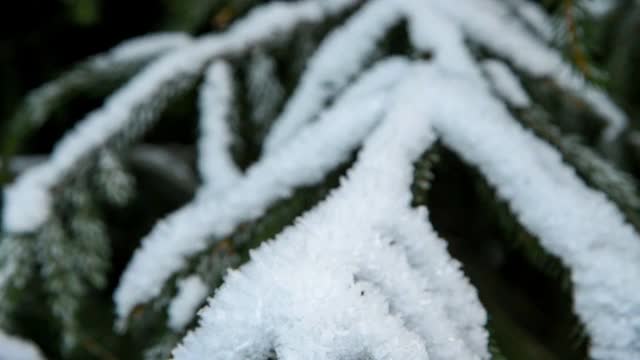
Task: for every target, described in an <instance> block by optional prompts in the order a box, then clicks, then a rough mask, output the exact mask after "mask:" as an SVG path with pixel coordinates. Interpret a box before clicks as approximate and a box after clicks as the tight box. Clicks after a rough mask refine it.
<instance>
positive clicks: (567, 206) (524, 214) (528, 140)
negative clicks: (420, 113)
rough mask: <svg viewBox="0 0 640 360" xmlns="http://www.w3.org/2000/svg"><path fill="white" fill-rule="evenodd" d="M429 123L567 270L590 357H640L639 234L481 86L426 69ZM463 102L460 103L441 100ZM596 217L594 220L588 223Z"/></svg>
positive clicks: (602, 195) (425, 88) (425, 79)
mask: <svg viewBox="0 0 640 360" xmlns="http://www.w3.org/2000/svg"><path fill="white" fill-rule="evenodd" d="M423 83H424V84H429V86H425V87H424V90H423V95H424V98H425V99H427V100H426V101H428V103H429V106H430V107H431V108H432V109H433V110H432V114H431V118H432V119H433V123H434V126H435V128H436V130H437V132H438V133H439V134H441V136H442V139H443V141H444V142H445V144H446V145H447V146H449V147H450V148H452V149H453V150H454V151H455V152H457V153H458V154H460V155H461V156H462V157H463V158H464V159H465V161H467V162H469V163H470V164H473V165H476V166H477V167H478V169H479V170H480V172H481V173H482V174H483V175H484V176H485V177H486V178H487V180H488V181H489V182H490V183H491V184H492V185H493V186H494V187H495V188H496V189H497V192H498V194H499V196H500V197H502V198H503V199H505V200H506V201H507V202H508V203H509V204H510V207H511V209H512V210H513V212H514V213H515V214H516V216H517V217H518V219H519V220H520V222H521V223H522V225H523V226H525V228H526V229H527V230H528V231H530V232H531V233H532V234H534V235H536V236H537V237H538V238H539V240H540V244H541V245H542V246H543V247H544V248H545V249H547V250H548V251H549V252H550V253H552V254H554V255H555V256H557V257H558V258H560V259H561V261H562V262H563V264H564V265H565V266H567V267H568V268H569V269H570V270H571V279H572V282H573V285H574V299H575V311H576V313H577V314H578V316H579V318H580V319H581V321H582V322H583V323H584V324H585V326H586V329H587V331H588V332H589V334H590V335H591V338H590V339H591V348H590V355H591V356H592V357H593V358H594V359H613V360H616V359H620V360H621V359H633V358H638V356H640V348H639V347H638V344H640V332H638V331H637V329H639V328H640V317H638V316H635V315H634V314H638V311H639V310H640V293H638V292H637V291H635V290H634V289H633V286H631V287H630V286H629V284H634V283H637V282H638V280H639V279H640V266H639V265H638V264H640V237H639V236H638V234H636V233H635V232H634V230H633V229H632V227H631V226H630V225H629V224H627V223H626V222H625V219H624V216H623V215H622V214H621V213H620V211H619V209H618V208H616V207H615V206H614V205H613V204H612V203H611V202H610V201H609V200H608V199H607V198H606V196H605V195H604V194H602V193H600V192H597V191H595V190H592V189H590V188H589V187H588V186H587V185H585V184H584V182H583V181H582V180H581V179H580V178H578V176H577V175H576V173H575V171H574V170H573V169H571V168H570V167H568V166H567V165H565V164H564V163H563V162H562V158H561V155H560V154H559V153H558V152H557V151H556V150H555V149H553V148H552V147H551V146H550V145H548V144H547V143H545V142H544V141H542V140H541V139H538V138H536V137H535V136H534V135H532V134H531V133H530V132H529V131H527V130H525V129H523V128H522V127H521V126H520V125H519V124H518V123H517V122H516V121H515V120H514V119H513V118H512V117H511V116H510V115H509V113H508V111H507V110H506V109H505V107H504V105H503V104H501V103H500V102H498V101H497V100H495V99H493V98H492V97H490V96H487V94H486V91H485V89H484V87H481V86H477V85H474V83H473V82H469V81H465V80H464V79H459V78H452V77H450V76H449V75H448V74H447V73H444V72H442V71H437V70H436V68H435V67H434V68H433V69H431V70H429V71H427V72H426V75H425V76H424V79H423ZM456 98H463V99H465V106H458V105H457V102H456V101H451V100H449V101H446V100H445V99H456ZM593 219H598V221H593Z"/></svg>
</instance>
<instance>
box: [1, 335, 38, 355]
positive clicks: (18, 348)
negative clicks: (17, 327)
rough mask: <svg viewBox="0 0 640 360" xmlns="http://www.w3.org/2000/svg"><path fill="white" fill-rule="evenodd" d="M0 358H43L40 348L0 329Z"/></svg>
mask: <svg viewBox="0 0 640 360" xmlns="http://www.w3.org/2000/svg"><path fill="white" fill-rule="evenodd" d="M0 359H1V360H44V359H45V358H44V356H42V353H40V350H39V349H38V348H37V347H36V346H35V345H34V344H32V343H31V342H28V341H25V340H22V339H19V338H17V337H15V336H11V335H8V334H5V333H3V332H2V331H1V330H0Z"/></svg>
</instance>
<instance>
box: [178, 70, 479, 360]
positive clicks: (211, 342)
mask: <svg viewBox="0 0 640 360" xmlns="http://www.w3.org/2000/svg"><path fill="white" fill-rule="evenodd" d="M411 75H412V76H411V78H414V75H415V73H413V72H412V73H411ZM422 86H423V83H421V82H419V81H412V80H409V81H407V82H406V83H405V84H403V86H402V88H401V89H399V91H398V93H396V94H395V99H396V100H397V101H395V102H394V104H393V106H392V109H391V111H390V113H389V114H388V115H387V116H386V119H385V123H384V124H383V125H381V126H380V128H379V129H378V130H376V131H375V133H374V134H373V135H372V136H371V138H370V139H368V140H367V141H366V143H365V146H364V149H363V150H362V151H361V153H360V155H359V159H358V162H357V164H356V165H355V167H354V168H353V169H352V170H351V171H350V172H349V175H348V178H347V179H346V180H345V181H343V183H342V185H341V187H340V188H339V189H338V190H336V191H334V192H333V193H332V194H331V195H330V197H329V199H328V200H326V201H324V202H323V203H321V204H320V205H318V206H317V207H316V208H315V209H314V210H312V211H310V212H309V213H307V214H306V215H305V216H304V217H302V218H301V219H300V220H299V221H297V223H296V225H295V226H293V227H291V228H289V229H287V230H286V231H284V232H283V233H281V234H280V235H278V236H277V237H276V239H275V240H274V241H272V242H268V243H265V244H264V245H262V246H261V247H260V248H259V249H257V250H255V251H253V252H252V253H251V258H252V260H251V262H250V263H248V264H247V265H246V266H243V267H242V268H241V269H240V270H238V271H233V272H231V273H230V274H229V275H228V277H227V279H226V282H225V284H224V285H223V286H222V287H221V289H220V290H219V291H218V293H217V294H216V296H215V297H214V298H213V299H212V300H211V301H210V302H209V306H208V308H207V309H205V310H203V311H202V312H201V321H200V327H199V328H198V329H197V330H196V331H195V332H193V333H191V334H190V335H188V336H187V337H186V339H185V340H184V343H183V344H182V345H181V346H179V347H178V348H177V349H176V350H175V351H174V353H173V356H174V358H175V359H176V360H189V359H194V360H195V359H202V358H214V359H228V360H230V359H259V358H262V357H261V356H264V355H266V354H268V353H269V352H270V351H272V350H273V351H275V352H276V354H277V356H278V358H279V359H285V360H286V359H310V360H315V359H342V358H344V359H351V358H358V357H367V356H369V357H370V358H372V359H487V358H488V356H489V355H488V352H487V334H486V332H485V330H484V323H485V321H486V315H485V313H484V310H483V309H482V306H481V305H480V303H479V301H478V299H477V296H476V293H475V290H474V289H473V288H472V287H471V286H470V284H469V283H468V282H467V281H466V279H465V278H464V276H463V275H462V273H461V271H460V269H459V264H458V263H457V262H456V261H455V260H453V259H451V257H450V256H449V255H448V253H447V252H446V245H445V243H444V242H443V241H442V240H441V239H439V238H438V237H437V236H436V234H435V233H434V231H433V229H432V228H431V227H430V226H429V224H428V222H427V219H426V215H427V213H426V209H424V208H418V209H412V208H410V206H409V204H410V202H411V192H410V190H409V187H410V184H411V181H412V178H413V167H412V163H413V161H415V160H416V159H417V158H418V156H419V155H420V154H421V153H422V152H423V151H424V150H425V148H428V147H429V146H430V144H431V143H432V142H433V140H434V134H433V133H432V131H431V126H430V124H429V122H428V121H427V118H426V117H425V112H424V110H425V109H424V107H423V106H422V104H423V102H422V96H421V95H420V93H421V89H422ZM424 254H428V256H424ZM454 299H455V300H454Z"/></svg>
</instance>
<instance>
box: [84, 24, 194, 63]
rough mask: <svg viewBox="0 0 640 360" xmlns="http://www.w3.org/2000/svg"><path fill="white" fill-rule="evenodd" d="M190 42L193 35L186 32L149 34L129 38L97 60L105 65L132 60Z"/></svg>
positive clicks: (147, 56) (148, 56)
mask: <svg viewBox="0 0 640 360" xmlns="http://www.w3.org/2000/svg"><path fill="white" fill-rule="evenodd" d="M190 42H191V37H190V36H189V35H187V34H184V33H172V32H166V33H156V34H149V35H144V36H140V37H137V38H133V39H131V40H127V41H125V42H123V43H122V44H120V45H118V46H116V47H114V48H113V49H111V51H109V52H108V53H107V55H106V56H105V57H98V58H96V59H95V60H96V61H101V62H104V63H105V65H107V64H109V65H113V64H114V63H121V62H122V63H124V62H132V61H135V60H139V59H146V58H150V57H153V56H156V55H159V54H162V53H165V52H167V51H170V50H173V49H176V48H178V47H181V46H184V45H187V44H189V43H190Z"/></svg>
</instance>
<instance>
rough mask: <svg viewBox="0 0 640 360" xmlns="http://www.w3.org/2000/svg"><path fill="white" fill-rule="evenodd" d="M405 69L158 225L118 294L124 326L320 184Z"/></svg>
mask: <svg viewBox="0 0 640 360" xmlns="http://www.w3.org/2000/svg"><path fill="white" fill-rule="evenodd" d="M406 68H407V63H406V61H404V60H402V59H390V60H387V61H384V62H382V63H380V64H379V65H378V66H375V67H374V68H373V69H372V70H370V71H369V72H368V73H366V74H365V75H362V77H361V79H360V80H358V81H356V83H355V84H354V85H352V86H351V88H350V89H348V90H347V91H346V92H345V94H344V95H343V96H342V97H341V98H340V99H338V101H337V102H336V103H335V104H334V106H333V107H332V108H330V109H329V110H327V111H326V112H325V113H323V114H322V115H321V116H320V118H319V119H318V121H317V122H314V123H312V124H309V125H307V126H306V127H305V128H304V129H302V130H301V131H300V132H299V135H298V136H297V137H295V138H294V139H293V140H292V141H291V142H289V143H287V144H286V146H284V147H282V148H280V149H279V150H277V151H274V152H273V153H272V154H271V155H269V156H267V157H265V158H264V159H262V160H261V161H259V162H258V163H257V164H255V165H254V166H252V167H251V168H250V169H249V170H248V171H247V172H246V176H245V177H244V178H242V179H241V180H240V181H239V182H238V184H237V185H235V186H234V187H233V188H232V189H231V191H228V192H225V194H223V195H222V196H220V197H214V198H209V197H204V198H203V199H202V200H201V201H196V202H193V203H191V204H190V205H188V206H186V207H183V208H182V209H180V210H179V211H177V212H175V213H174V214H172V215H171V216H170V217H169V218H167V219H165V220H164V221H162V222H160V223H159V224H158V225H157V226H156V227H155V228H154V229H153V231H152V232H151V233H150V234H149V235H148V236H147V237H146V238H145V239H144V240H143V243H142V247H141V248H140V249H139V250H138V251H137V252H136V254H135V255H134V257H133V259H132V261H131V263H130V264H129V266H128V268H127V270H126V271H125V273H124V275H123V277H122V279H121V282H120V285H119V287H118V289H117V290H116V293H115V295H114V298H115V301H116V305H117V313H118V316H119V317H120V319H121V321H124V318H125V317H126V316H127V315H128V314H129V312H130V311H131V309H133V307H134V306H135V305H137V304H139V303H143V302H146V301H148V300H149V299H151V298H153V297H154V296H156V295H158V294H159V292H160V290H161V288H162V286H163V283H164V282H165V281H166V280H167V279H169V277H170V276H171V274H173V273H175V272H176V271H178V270H179V269H181V268H182V267H183V266H184V265H185V263H186V260H187V258H188V257H189V256H190V255H193V254H195V253H197V252H198V251H201V250H203V249H204V248H206V247H207V246H208V245H210V241H211V238H212V237H214V238H216V239H220V238H222V237H224V236H227V235H229V234H230V233H231V232H232V231H233V230H234V229H235V228H236V226H237V225H239V224H241V223H242V222H245V221H249V220H251V219H256V218H258V217H259V216H261V215H262V214H263V213H264V211H266V209H267V208H268V207H269V206H270V205H271V204H273V203H274V202H275V201H277V200H279V199H282V198H284V197H286V196H288V195H289V194H290V193H291V191H292V190H293V189H295V188H296V187H299V186H304V185H311V184H315V183H317V182H319V181H320V180H322V178H323V177H324V176H325V175H326V174H327V173H328V172H329V171H331V170H332V169H334V168H335V167H336V166H338V165H339V164H341V163H342V162H344V161H345V160H346V159H347V158H348V157H349V155H350V153H351V152H352V151H353V150H355V149H356V148H357V146H358V145H359V144H360V142H361V141H362V139H363V138H364V137H365V136H366V135H367V134H368V133H369V131H370V129H371V127H372V126H373V125H374V124H375V123H376V122H377V121H378V120H379V119H380V116H381V115H382V113H383V110H384V107H385V99H386V97H387V94H388V93H389V92H390V91H391V89H392V87H393V84H394V83H395V82H396V81H398V79H400V78H401V77H402V75H403V74H404V73H405V71H406Z"/></svg>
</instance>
